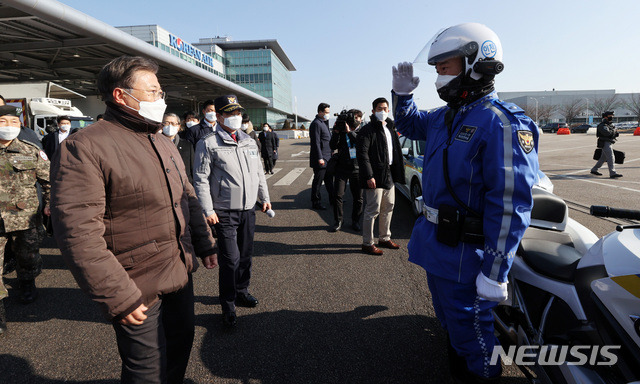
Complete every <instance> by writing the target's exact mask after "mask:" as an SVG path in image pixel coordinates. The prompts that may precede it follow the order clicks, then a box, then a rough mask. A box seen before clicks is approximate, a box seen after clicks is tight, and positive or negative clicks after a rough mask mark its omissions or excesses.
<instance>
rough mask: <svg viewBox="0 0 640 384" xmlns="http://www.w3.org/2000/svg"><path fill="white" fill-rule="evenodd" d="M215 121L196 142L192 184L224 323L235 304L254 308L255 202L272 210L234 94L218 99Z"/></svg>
mask: <svg viewBox="0 0 640 384" xmlns="http://www.w3.org/2000/svg"><path fill="white" fill-rule="evenodd" d="M214 103H215V108H216V111H217V125H216V127H215V130H214V132H213V133H211V134H209V135H207V136H205V137H204V138H203V139H202V140H200V141H199V142H198V143H197V145H196V154H195V164H194V167H193V169H194V175H193V182H194V187H195V189H196V194H197V195H198V199H199V200H200V203H201V204H202V209H203V210H204V215H205V217H206V220H207V223H208V224H209V225H213V226H214V227H215V229H216V232H217V234H218V247H219V258H218V263H219V266H220V278H219V288H220V305H221V306H222V315H223V316H222V320H223V324H224V325H225V326H226V327H228V328H233V327H235V325H236V311H235V310H236V305H238V306H243V307H255V306H256V305H258V300H257V299H256V298H255V297H253V296H252V295H251V294H249V290H248V288H249V280H250V278H251V254H252V253H253V234H254V231H255V223H256V214H255V210H254V206H255V204H256V200H257V199H259V200H260V202H261V203H262V211H263V212H265V211H267V210H268V209H271V203H270V202H269V191H268V190H267V182H266V179H265V178H264V172H263V170H262V164H261V162H260V153H259V152H258V146H257V145H256V142H255V140H253V139H252V138H251V136H249V135H247V134H246V133H244V132H243V131H242V130H241V129H240V128H241V126H242V111H243V110H244V108H242V106H240V104H238V99H237V98H236V96H235V95H227V96H222V97H219V98H217V99H216V100H215V101H214Z"/></svg>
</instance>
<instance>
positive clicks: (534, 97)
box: [529, 96, 538, 124]
mask: <svg viewBox="0 0 640 384" xmlns="http://www.w3.org/2000/svg"><path fill="white" fill-rule="evenodd" d="M529 97H531V96H529ZM531 98H532V99H533V100H535V101H536V124H538V99H536V98H535V97H531Z"/></svg>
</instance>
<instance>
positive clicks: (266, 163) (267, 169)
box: [262, 156, 274, 172]
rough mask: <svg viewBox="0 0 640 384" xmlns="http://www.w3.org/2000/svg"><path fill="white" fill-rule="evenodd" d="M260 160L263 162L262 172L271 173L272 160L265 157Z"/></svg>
mask: <svg viewBox="0 0 640 384" xmlns="http://www.w3.org/2000/svg"><path fill="white" fill-rule="evenodd" d="M262 160H263V161H264V171H265V172H272V171H273V165H274V164H273V163H274V161H273V159H272V158H270V157H268V156H266V157H263V158H262Z"/></svg>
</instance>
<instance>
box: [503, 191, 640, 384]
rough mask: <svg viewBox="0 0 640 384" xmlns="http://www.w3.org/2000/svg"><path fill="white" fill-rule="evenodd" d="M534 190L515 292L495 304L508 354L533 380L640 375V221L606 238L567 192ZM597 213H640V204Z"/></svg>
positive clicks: (512, 275)
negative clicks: (572, 208) (582, 219)
mask: <svg viewBox="0 0 640 384" xmlns="http://www.w3.org/2000/svg"><path fill="white" fill-rule="evenodd" d="M533 191H534V194H533V196H534V206H533V210H532V214H531V216H532V220H531V226H530V227H529V229H527V231H526V232H525V235H524V237H523V239H522V241H521V244H520V247H519V249H518V252H517V254H516V257H515V259H514V262H513V266H512V268H511V270H510V272H509V283H510V284H509V286H508V287H509V297H508V299H507V300H506V301H504V302H503V303H501V304H500V305H498V306H497V307H496V309H495V311H494V316H495V325H496V332H497V334H498V338H499V339H500V342H501V345H502V346H501V347H499V348H501V349H502V352H504V353H503V354H501V356H502V358H503V361H504V362H505V363H507V364H508V363H510V361H509V360H511V361H512V362H515V363H516V364H518V365H519V367H520V368H521V369H522V371H523V372H524V373H525V375H526V376H527V377H528V378H529V380H530V381H531V382H533V383H632V382H635V383H640V225H628V226H618V227H617V231H615V232H612V233H610V234H608V235H606V236H604V237H603V238H601V239H598V238H597V236H596V235H595V234H594V233H593V232H591V231H590V230H589V229H587V228H586V227H584V226H583V225H581V224H579V223H578V222H577V221H575V220H573V219H571V218H569V217H568V211H569V210H568V207H567V204H566V203H565V202H564V201H563V200H562V199H560V198H559V197H557V196H556V195H554V194H552V193H551V192H549V191H547V190H545V189H543V188H540V187H539V186H536V187H534V190H533ZM591 214H593V215H596V216H602V217H612V218H623V219H631V220H640V211H635V210H623V209H614V208H609V207H602V206H592V207H591ZM494 354H495V351H494ZM505 356H506V358H505ZM492 358H495V356H492ZM525 367H528V368H525ZM529 369H531V371H533V374H532V373H531V372H530V371H529Z"/></svg>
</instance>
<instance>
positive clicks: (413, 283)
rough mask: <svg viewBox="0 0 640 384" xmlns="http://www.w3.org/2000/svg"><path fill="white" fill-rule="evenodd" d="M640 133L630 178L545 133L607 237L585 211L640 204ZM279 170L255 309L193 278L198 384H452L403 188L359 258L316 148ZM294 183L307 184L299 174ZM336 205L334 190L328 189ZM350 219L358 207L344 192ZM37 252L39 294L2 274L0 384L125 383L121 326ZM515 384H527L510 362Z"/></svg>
mask: <svg viewBox="0 0 640 384" xmlns="http://www.w3.org/2000/svg"><path fill="white" fill-rule="evenodd" d="M639 140H640V137H634V136H631V135H624V136H621V138H620V142H619V143H618V144H616V147H615V148H616V149H620V150H625V151H626V152H627V161H626V163H625V164H624V165H622V166H619V168H618V171H619V172H621V173H623V174H624V177H623V178H622V179H618V180H612V179H608V178H606V177H594V176H592V175H589V169H590V167H591V166H592V165H593V163H594V161H593V160H591V157H590V156H591V154H592V153H593V148H594V147H595V137H593V136H587V135H581V134H574V135H570V136H566V137H561V136H556V135H549V134H547V135H544V136H542V138H541V142H540V148H539V150H540V151H539V152H540V162H541V166H542V169H543V170H544V171H546V172H547V173H548V174H549V176H550V178H551V179H552V181H553V182H554V185H555V191H556V192H557V193H558V194H559V195H560V196H561V197H563V198H567V199H569V200H571V201H572V202H574V203H575V209H572V210H571V212H570V215H572V217H575V218H576V219H577V220H578V221H579V222H581V223H582V224H584V225H586V226H587V227H589V228H593V230H594V232H596V234H598V235H599V236H602V235H604V234H605V233H607V232H610V231H612V230H613V229H614V227H615V225H614V224H613V223H612V222H610V221H606V220H602V219H597V218H593V217H591V216H588V215H587V214H585V213H584V208H581V207H584V206H587V205H589V204H604V203H606V204H608V205H611V206H617V207H621V208H624V207H626V208H634V207H638V205H639V204H638V203H639V202H640V183H639V182H638V180H640V170H639V169H638V164H639V163H638V161H640V154H637V153H634V149H637V148H638V141H639ZM280 142H281V148H280V160H278V162H277V164H276V166H275V168H276V170H277V172H276V174H275V175H273V176H269V179H268V184H269V192H270V194H271V199H272V202H273V209H274V210H275V212H276V216H275V217H274V218H269V217H268V216H267V215H265V214H263V213H261V212H257V227H256V236H255V250H254V255H255V256H254V263H253V269H252V280H251V287H250V291H251V293H252V294H254V295H255V296H256V297H257V298H258V299H259V300H260V304H259V306H258V307H257V308H253V309H249V308H238V316H239V318H238V327H237V329H236V330H234V331H232V332H228V331H224V330H223V328H222V326H221V311H220V307H219V305H218V297H217V291H218V289H217V287H218V273H217V270H213V271H211V270H205V269H204V268H200V269H199V270H198V271H197V272H196V273H195V274H194V287H195V295H196V306H195V310H196V337H195V343H194V347H193V351H192V353H191V360H190V363H189V367H188V370H187V375H186V377H187V380H186V382H188V383H336V382H340V383H448V382H449V374H448V365H447V361H446V348H445V335H444V332H443V331H442V329H441V328H440V326H439V324H438V321H437V319H436V318H435V315H434V312H433V308H432V307H431V301H430V295H429V292H428V289H427V281H426V276H425V272H424V270H423V269H422V268H420V267H418V266H416V265H413V264H411V263H409V262H408V261H407V258H408V254H407V251H406V245H407V242H408V239H409V236H410V234H411V229H412V226H413V222H414V220H415V218H414V217H413V215H412V214H411V210H410V205H409V202H408V201H407V200H406V199H405V198H404V197H403V196H402V195H401V194H400V193H398V194H396V196H397V198H396V209H395V211H394V216H393V221H392V238H393V239H394V240H395V241H397V242H398V243H399V244H400V245H401V246H402V248H401V249H400V250H395V251H393V250H385V254H384V255H383V256H369V255H365V254H363V253H362V252H361V251H360V246H361V243H362V238H361V234H359V233H355V232H354V231H352V230H351V229H350V226H349V225H350V223H349V222H347V223H346V225H345V227H346V228H347V229H345V230H344V231H341V232H338V233H331V232H329V228H330V224H331V223H332V222H333V215H332V213H331V212H330V211H329V210H327V211H314V210H311V209H310V201H309V200H310V187H311V186H310V180H311V177H312V175H313V173H312V171H311V169H310V168H309V154H308V153H309V141H308V139H307V140H305V139H301V140H281V141H280ZM296 175H297V176H296ZM323 194H324V198H325V203H326V193H324V191H323ZM345 201H346V202H345V217H347V218H348V217H350V210H351V203H352V199H351V196H350V193H349V192H347V194H346V196H345ZM41 253H42V254H43V258H44V268H43V273H42V275H41V276H40V277H38V279H37V285H38V287H39V292H40V297H39V299H38V301H36V302H35V303H33V304H30V305H21V304H19V303H18V301H17V299H16V298H15V296H16V294H17V292H16V290H15V287H16V286H17V281H16V276H15V272H14V273H11V274H9V275H7V276H5V282H6V283H7V285H8V286H9V287H10V288H11V289H10V294H11V296H10V297H9V298H8V299H7V300H5V303H6V307H7V316H8V320H9V324H8V326H9V331H8V333H7V334H6V335H4V336H3V337H2V338H0V383H11V384H14V383H47V384H50V383H62V382H64V383H117V382H118V378H119V374H120V360H119V357H118V354H117V348H116V343H115V336H114V332H113V329H112V328H111V326H110V325H109V324H108V323H107V322H106V321H104V320H103V319H102V317H101V314H100V312H99V311H98V308H97V307H96V306H95V305H94V304H93V303H92V302H91V301H90V300H89V299H88V298H87V297H86V296H85V295H84V294H83V292H81V291H80V290H79V289H78V287H77V285H76V283H75V281H74V280H73V277H72V276H71V274H70V272H69V271H68V269H67V268H66V266H65V265H64V263H63V261H62V259H61V257H60V256H59V255H60V252H59V250H58V249H57V247H56V246H55V243H54V242H53V239H51V238H49V239H46V240H45V242H44V243H43V247H42V249H41ZM504 368H505V372H504V377H505V380H504V381H503V382H505V383H526V380H525V379H524V376H523V375H522V374H521V372H520V371H519V370H518V369H517V368H515V367H504Z"/></svg>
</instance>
